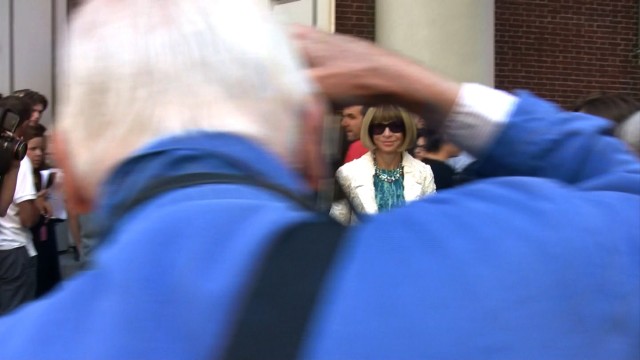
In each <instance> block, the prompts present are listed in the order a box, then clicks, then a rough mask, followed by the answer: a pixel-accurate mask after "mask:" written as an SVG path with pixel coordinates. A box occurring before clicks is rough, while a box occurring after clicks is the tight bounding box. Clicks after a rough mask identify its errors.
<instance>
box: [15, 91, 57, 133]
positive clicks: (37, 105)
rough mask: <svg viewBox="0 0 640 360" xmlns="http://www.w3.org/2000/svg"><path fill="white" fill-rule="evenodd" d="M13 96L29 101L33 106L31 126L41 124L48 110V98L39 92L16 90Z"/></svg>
mask: <svg viewBox="0 0 640 360" xmlns="http://www.w3.org/2000/svg"><path fill="white" fill-rule="evenodd" d="M12 95H15V96H19V97H21V98H23V99H25V100H27V101H28V102H29V103H30V104H31V115H30V116H29V121H28V123H29V125H36V124H39V123H40V119H41V118H42V113H43V112H44V111H45V110H47V106H49V101H48V100H47V98H46V97H45V96H44V95H42V94H40V93H39V92H37V91H35V90H31V89H22V90H16V91H14V92H13V93H12Z"/></svg>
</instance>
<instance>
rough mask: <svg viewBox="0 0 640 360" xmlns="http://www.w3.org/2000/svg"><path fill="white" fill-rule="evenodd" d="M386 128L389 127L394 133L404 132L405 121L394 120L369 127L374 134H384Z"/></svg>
mask: <svg viewBox="0 0 640 360" xmlns="http://www.w3.org/2000/svg"><path fill="white" fill-rule="evenodd" d="M386 128H389V131H391V132H392V133H396V134H398V133H403V132H404V123H403V122H402V121H392V122H390V123H386V124H383V123H377V124H371V126H370V127H369V130H370V131H371V134H373V135H382V134H383V133H384V130H385V129H386Z"/></svg>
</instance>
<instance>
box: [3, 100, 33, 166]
mask: <svg viewBox="0 0 640 360" xmlns="http://www.w3.org/2000/svg"><path fill="white" fill-rule="evenodd" d="M19 125H20V117H19V116H18V115H16V114H15V113H13V112H12V111H10V110H8V109H3V108H1V107H0V176H2V175H4V174H5V173H6V172H7V171H8V170H9V167H10V166H11V162H12V161H14V160H18V161H20V160H22V159H24V157H25V155H27V143H25V142H24V141H22V140H20V139H16V138H15V137H14V136H13V134H14V133H15V131H16V129H17V128H18V126H19Z"/></svg>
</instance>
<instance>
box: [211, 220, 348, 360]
mask: <svg viewBox="0 0 640 360" xmlns="http://www.w3.org/2000/svg"><path fill="white" fill-rule="evenodd" d="M345 230H346V228H345V227H344V226H342V225H340V224H338V223H337V222H335V221H333V220H331V219H329V218H328V217H324V218H321V219H320V220H318V221H314V222H304V223H299V224H296V225H294V226H293V227H290V228H288V229H286V230H285V231H284V232H283V233H282V235H281V236H280V237H279V238H278V239H277V240H276V241H275V242H274V246H273V248H272V249H271V251H270V252H269V254H268V256H267V258H266V260H265V262H264V264H263V267H262V270H261V272H260V274H259V277H258V279H257V280H256V282H255V285H254V287H253V289H252V291H251V293H250V295H249V300H248V302H247V303H246V306H245V307H244V311H243V312H242V313H241V316H240V319H239V320H238V323H237V328H236V329H235V332H234V334H233V337H232V339H231V342H230V344H229V345H228V347H227V349H226V352H225V354H224V355H223V356H222V358H223V359H227V360H240V359H242V360H249V359H278V360H281V359H282V360H285V359H295V358H297V356H298V354H299V351H300V346H301V345H302V342H303V340H304V336H305V333H306V329H307V324H308V322H309V320H310V317H311V314H312V313H313V309H314V308H315V305H316V299H317V297H318V295H319V293H320V290H321V289H322V285H323V283H324V279H325V274H326V272H327V270H328V269H329V267H330V266H331V264H332V263H333V258H334V255H335V254H336V253H337V250H338V249H339V248H340V244H341V243H342V239H343V237H344V233H345Z"/></svg>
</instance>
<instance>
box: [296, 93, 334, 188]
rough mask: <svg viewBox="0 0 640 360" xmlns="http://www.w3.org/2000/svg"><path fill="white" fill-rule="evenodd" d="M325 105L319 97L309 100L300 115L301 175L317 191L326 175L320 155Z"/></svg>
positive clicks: (321, 155) (324, 165)
mask: <svg viewBox="0 0 640 360" xmlns="http://www.w3.org/2000/svg"><path fill="white" fill-rule="evenodd" d="M324 116H325V103H324V101H323V100H322V99H320V98H319V97H314V98H310V99H309V101H308V102H307V105H306V106H305V108H304V110H303V113H302V134H301V137H300V141H302V146H301V150H302V151H301V152H300V155H301V159H300V160H299V161H300V163H301V165H302V175H303V176H304V177H305V179H306V180H307V183H308V184H309V186H310V187H311V188H312V189H313V190H318V188H319V185H320V180H322V179H323V178H324V177H325V175H326V171H327V169H326V164H325V162H324V159H323V154H322V143H323V139H322V136H323V134H324V128H323V127H324Z"/></svg>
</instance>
